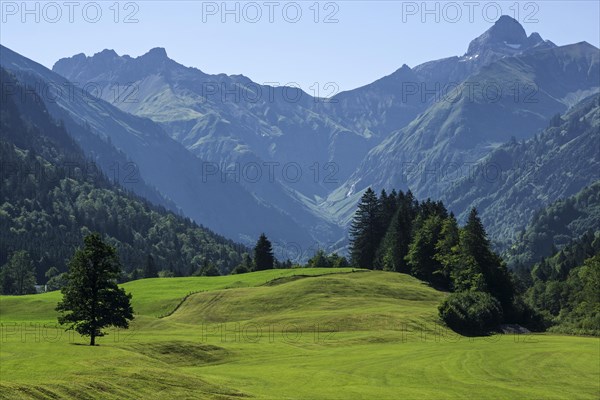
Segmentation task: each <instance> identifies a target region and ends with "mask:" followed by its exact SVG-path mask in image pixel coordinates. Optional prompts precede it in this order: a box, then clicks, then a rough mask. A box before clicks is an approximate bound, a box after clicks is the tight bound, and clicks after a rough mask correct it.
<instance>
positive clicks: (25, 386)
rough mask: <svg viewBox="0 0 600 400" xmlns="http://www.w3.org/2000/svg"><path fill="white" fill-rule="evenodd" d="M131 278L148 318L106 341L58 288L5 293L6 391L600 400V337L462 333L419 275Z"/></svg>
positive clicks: (139, 316) (1, 302)
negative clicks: (83, 333)
mask: <svg viewBox="0 0 600 400" xmlns="http://www.w3.org/2000/svg"><path fill="white" fill-rule="evenodd" d="M123 287H125V289H126V290H127V291H129V292H131V293H132V294H133V306H134V310H135V312H136V319H135V320H134V322H133V323H132V326H131V329H129V330H127V331H122V330H111V329H109V331H108V332H109V335H108V336H106V337H103V338H100V339H99V340H98V343H99V344H100V345H99V346H96V347H90V346H86V345H85V344H86V343H87V338H81V337H79V336H78V335H76V334H72V333H67V332H64V331H62V329H60V328H59V327H57V326H56V313H55V312H54V311H53V308H54V306H55V304H56V302H57V301H58V299H59V297H60V294H59V293H57V292H54V293H47V294H42V295H33V296H22V297H6V296H4V297H0V322H1V326H0V398H7V399H15V398H74V399H75V398H76V399H96V398H98V399H123V398H161V399H169V398H177V399H196V398H208V399H233V398H236V399H237V398H252V399H278V400H279V399H311V400H312V399H326V400H330V399H421V398H442V399H461V398H465V399H467V398H477V399H516V398H518V399H598V398H599V397H600V362H599V359H600V340H599V339H598V338H582V337H570V336H555V335H495V336H491V337H485V338H467V337H463V336H459V335H456V334H454V333H452V332H450V331H448V330H447V329H445V328H444V327H443V326H442V325H440V324H439V321H438V319H437V305H438V304H439V302H440V301H441V299H443V297H444V296H445V294H444V293H442V292H438V291H436V290H434V289H432V288H430V287H428V286H427V285H425V284H423V283H422V282H420V281H418V280H416V279H414V278H412V277H410V276H407V275H402V274H395V273H386V272H372V271H369V272H367V271H355V272H352V270H351V269H347V270H329V269H321V270H318V269H301V270H274V271H263V272H256V273H251V274H244V275H236V276H227V277H214V278H213V277H206V278H164V279H145V280H139V281H135V282H130V283H127V284H125V285H123ZM190 293H192V294H190ZM184 298H185V300H184V301H182V300H183V299H184Z"/></svg>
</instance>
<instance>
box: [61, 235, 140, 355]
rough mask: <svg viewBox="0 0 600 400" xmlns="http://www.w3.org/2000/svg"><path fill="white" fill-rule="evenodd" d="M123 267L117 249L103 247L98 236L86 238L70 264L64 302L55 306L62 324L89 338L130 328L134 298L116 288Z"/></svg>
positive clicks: (64, 289)
mask: <svg viewBox="0 0 600 400" xmlns="http://www.w3.org/2000/svg"><path fill="white" fill-rule="evenodd" d="M120 274H121V265H120V262H119V258H118V257H117V252H116V250H115V249H114V247H112V246H110V245H108V244H106V243H104V242H103V241H102V239H101V238H100V235H99V234H98V233H93V234H91V235H88V236H86V237H85V238H84V246H83V248H80V249H78V250H77V251H76V252H75V255H74V256H73V258H72V259H71V260H70V262H69V272H68V283H67V285H66V286H64V287H63V288H62V293H63V299H62V300H61V301H60V302H59V303H58V305H57V306H56V310H57V311H59V312H61V313H62V315H60V316H59V317H58V322H59V323H60V324H68V327H67V330H75V331H77V332H78V333H79V334H81V335H83V336H89V337H90V346H93V345H95V343H96V337H99V336H104V332H103V331H102V328H105V327H107V326H114V327H118V328H125V329H126V328H128V327H129V320H132V319H133V310H132V308H131V303H130V300H131V294H128V293H125V290H123V289H121V288H119V287H118V286H117V278H118V277H119V275H120Z"/></svg>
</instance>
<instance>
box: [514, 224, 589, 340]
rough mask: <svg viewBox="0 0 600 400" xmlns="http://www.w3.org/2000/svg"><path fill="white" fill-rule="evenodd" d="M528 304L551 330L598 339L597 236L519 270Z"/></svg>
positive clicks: (568, 246)
mask: <svg viewBox="0 0 600 400" xmlns="http://www.w3.org/2000/svg"><path fill="white" fill-rule="evenodd" d="M519 272H520V275H521V277H522V281H523V282H524V283H525V287H526V291H525V294H524V297H525V299H526V301H527V303H528V304H530V305H531V306H532V307H533V308H535V309H536V310H537V311H538V312H540V313H541V314H542V315H543V317H544V320H545V321H546V325H547V326H549V327H550V329H551V330H553V331H557V332H564V333H575V334H593V335H600V232H599V231H596V233H592V232H591V231H590V232H588V233H586V234H584V235H583V236H582V237H581V238H580V239H578V240H574V241H572V242H571V243H569V244H568V245H567V246H565V247H564V248H563V249H562V250H559V251H557V252H556V253H555V254H554V255H553V256H552V257H548V258H543V259H542V261H540V262H539V263H537V264H535V265H534V267H533V268H532V269H531V271H530V272H529V273H528V271H527V270H520V271H519Z"/></svg>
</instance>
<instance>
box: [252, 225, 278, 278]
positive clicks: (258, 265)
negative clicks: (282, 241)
mask: <svg viewBox="0 0 600 400" xmlns="http://www.w3.org/2000/svg"><path fill="white" fill-rule="evenodd" d="M274 264H275V257H274V256H273V247H272V246H271V242H270V241H269V239H267V236H266V235H265V234H264V233H261V234H260V237H259V238H258V241H257V242H256V246H255V247H254V268H255V270H256V271H262V270H265V269H273V265H274Z"/></svg>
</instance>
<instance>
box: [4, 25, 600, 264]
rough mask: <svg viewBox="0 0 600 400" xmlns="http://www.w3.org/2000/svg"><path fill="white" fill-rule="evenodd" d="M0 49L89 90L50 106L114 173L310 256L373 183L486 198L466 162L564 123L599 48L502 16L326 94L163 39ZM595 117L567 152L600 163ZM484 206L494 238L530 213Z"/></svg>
mask: <svg viewBox="0 0 600 400" xmlns="http://www.w3.org/2000/svg"><path fill="white" fill-rule="evenodd" d="M0 52H1V56H2V57H1V59H0V65H2V67H4V68H6V69H7V70H9V71H10V72H11V73H13V74H15V75H16V76H17V77H18V78H19V79H20V80H22V81H23V82H26V83H28V84H30V85H35V84H38V86H40V85H41V87H45V86H51V87H52V88H55V87H65V86H69V85H75V87H80V88H82V90H81V91H79V90H75V94H74V96H70V97H69V98H67V97H66V96H58V101H56V102H54V103H52V102H51V101H46V103H48V110H49V111H50V112H51V113H52V115H53V116H54V117H55V118H56V119H60V120H64V121H65V125H66V127H67V129H68V131H69V133H70V134H71V135H72V136H73V137H74V138H75V139H76V140H77V142H78V143H79V144H80V146H81V147H82V148H83V150H84V152H85V153H86V156H88V157H91V158H94V159H97V160H98V164H99V165H101V166H102V168H103V170H104V171H105V172H107V171H108V172H107V173H110V167H111V166H112V165H114V162H115V161H114V160H117V163H118V164H127V163H128V162H131V163H133V165H135V166H136V170H135V171H136V173H137V174H138V175H139V179H138V180H137V181H136V183H135V184H133V185H131V190H133V191H135V192H136V193H138V194H140V195H142V196H144V197H147V198H150V199H151V201H153V202H155V203H160V204H163V205H165V206H166V207H168V208H170V209H172V210H174V211H176V212H180V213H183V214H185V215H187V216H189V217H191V218H193V219H194V220H195V221H197V222H198V223H202V224H203V225H205V226H208V227H209V228H211V229H213V230H215V231H216V232H218V233H221V234H223V235H226V236H229V237H231V238H233V239H235V240H239V241H242V242H244V243H247V244H248V243H251V242H252V241H253V240H255V238H256V236H258V234H259V233H260V232H262V231H265V232H266V233H267V235H268V236H269V237H272V238H274V239H275V241H276V247H278V248H279V249H280V251H281V253H280V257H282V258H288V257H290V258H294V257H295V256H299V257H301V258H302V257H304V258H305V257H306V256H310V255H311V254H310V249H314V246H315V245H318V246H323V247H326V248H328V249H332V250H334V249H335V250H337V249H340V250H343V249H344V246H345V244H346V230H347V227H348V223H349V222H350V219H351V217H352V215H353V213H354V210H355V207H356V204H357V202H358V199H359V198H360V196H361V195H362V193H363V192H364V191H365V190H366V189H367V188H368V187H372V188H374V189H376V190H381V189H384V188H385V189H391V188H397V189H403V190H406V189H411V190H412V191H413V192H414V193H415V194H416V195H417V196H418V197H420V198H425V197H436V198H439V197H441V198H444V201H445V202H447V203H448V204H450V208H451V210H452V211H454V212H455V213H456V214H457V215H463V214H464V213H465V210H467V208H468V207H470V206H472V205H477V204H479V205H485V204H486V203H484V202H482V201H481V199H483V198H485V196H488V197H489V196H491V194H490V193H489V191H490V190H491V189H490V185H482V184H480V183H477V182H474V181H473V179H471V177H470V176H468V175H469V174H470V171H471V170H473V169H474V170H477V168H481V163H482V162H486V161H485V160H487V158H486V157H492V158H493V157H500V156H499V154H503V153H502V151H504V152H506V146H511V144H510V143H514V142H515V141H517V142H518V141H525V142H524V143H526V146H529V144H527V143H530V142H529V141H530V140H531V139H532V138H534V137H535V135H536V133H539V132H541V130H543V129H544V128H546V127H547V126H548V123H549V121H550V119H551V118H552V117H553V116H555V115H557V114H564V115H565V118H566V119H567V120H568V118H569V117H568V115H569V114H568V112H569V110H571V109H572V108H573V107H574V106H576V105H577V107H580V106H581V105H579V104H578V103H580V102H581V101H586V100H585V99H588V100H587V101H590V100H589V97H590V96H591V95H593V94H594V93H596V92H598V91H599V90H600V66H599V59H600V57H599V56H600V51H599V50H598V49H597V48H596V47H594V46H592V45H590V44H588V43H586V42H581V43H576V44H571V45H567V46H556V45H555V44H554V43H552V42H551V41H549V40H544V39H542V37H541V36H540V35H539V34H537V33H531V34H530V35H529V36H528V35H527V34H526V32H525V30H524V29H523V27H522V26H521V25H520V24H519V23H518V22H517V21H516V20H514V19H512V18H510V17H507V16H502V17H500V18H499V19H498V20H497V21H496V23H495V24H494V25H493V26H492V27H491V28H490V29H489V30H487V31H486V32H484V33H483V34H482V35H481V36H479V37H478V38H475V39H474V40H473V41H472V42H471V43H470V44H469V46H468V48H467V51H466V53H465V54H464V55H462V56H456V57H450V58H445V59H441V60H435V61H430V62H426V63H424V64H421V65H418V66H416V67H413V68H410V67H408V66H407V65H403V66H402V67H401V68H399V69H398V70H397V71H395V72H393V73H392V74H390V75H388V76H385V77H382V78H381V79H379V80H377V81H375V82H373V83H371V84H369V85H366V86H363V87H360V88H357V89H354V90H350V91H346V92H342V93H339V94H337V95H335V96H333V97H331V98H319V97H313V96H311V95H310V94H308V93H306V92H303V91H301V90H300V89H297V88H291V87H273V86H268V85H263V84H258V83H255V82H253V81H252V80H250V79H249V78H247V77H245V76H242V75H231V76H228V75H225V74H219V75H210V74H206V73H204V72H202V71H201V70H199V69H196V68H191V67H186V66H183V65H181V64H179V63H177V62H176V61H174V60H171V59H170V58H169V57H168V56H167V53H166V50H165V49H162V48H155V49H152V50H150V51H149V52H148V53H146V54H145V55H142V56H140V57H137V58H133V57H130V56H127V55H123V56H119V55H118V54H117V53H116V52H114V51H112V50H104V51H101V52H100V53H97V54H95V55H93V56H91V57H87V56H85V55H84V54H78V55H75V56H73V57H70V58H63V59H60V60H58V61H57V62H56V64H55V65H54V67H53V69H52V71H50V70H48V69H46V68H45V67H43V66H41V65H39V64H36V63H35V62H33V61H31V60H28V59H26V58H24V57H22V56H20V55H18V54H17V53H14V52H13V51H11V50H9V49H7V48H5V47H2V48H0ZM91 99H92V100H91ZM591 101H595V100H591ZM573 109H575V108H573ZM594 118H597V117H594ZM561 124H562V123H561ZM591 124H592V126H593V128H590V129H588V131H585V132H583V131H581V132H579V131H578V132H577V135H578V136H582V137H581V138H580V139H579V140H577V141H571V142H569V143H570V146H572V147H577V148H578V149H579V150H572V149H566V150H564V149H562V148H560V150H561V151H563V150H564V151H563V153H561V154H563V156H562V160H563V161H564V162H570V160H573V158H577V160H576V161H577V162H578V164H577V165H578V166H580V167H582V168H584V169H585V168H590V169H591V170H593V168H595V166H596V165H597V164H598V153H597V152H596V153H595V154H594V152H593V150H594V148H593V147H587V149H588V151H587V153H586V154H587V158H581V157H580V156H581V151H585V149H586V148H584V147H578V146H593V145H595V144H596V143H597V137H596V136H594V132H597V131H594V129H597V125H594V124H595V123H594V122H592V123H591ZM561 126H562V125H561ZM555 128H557V127H555ZM565 129H567V131H568V129H570V128H569V127H566V128H565ZM556 130H557V129H554V130H553V132H554V131H556ZM561 132H562V130H561ZM554 134H555V135H560V134H559V133H556V132H554ZM563 135H566V136H567V137H570V136H569V133H568V132H567V133H566V134H565V133H563ZM573 135H575V133H573ZM542 136H543V135H542ZM546 136H547V135H546ZM556 140H558V141H559V142H560V140H563V139H559V138H557V139H556ZM557 146H558V145H557ZM567 147H568V146H567ZM503 149H504V150H503ZM554 150H556V148H555V147H552V146H549V147H548V148H546V149H545V150H543V151H547V152H551V151H554ZM541 151H542V150H541ZM530 153H531V152H530ZM552 154H553V153H552ZM573 161H575V160H573ZM127 165H129V164H127ZM597 179H598V176H597V174H588V175H584V174H582V176H581V177H580V179H578V180H577V181H576V182H575V183H572V185H571V186H570V187H569V188H568V190H567V189H565V190H556V191H554V192H552V195H550V196H544V195H536V196H537V197H536V198H537V200H536V201H535V202H533V203H532V204H527V205H526V206H524V207H527V209H526V210H524V211H523V213H524V214H523V215H531V213H532V212H533V211H534V209H535V208H536V207H537V208H539V207H541V206H544V205H547V204H549V203H550V202H552V201H555V200H556V199H558V198H560V197H561V196H568V195H572V194H574V193H576V192H577V191H578V190H580V189H582V187H584V186H586V185H588V184H590V183H592V182H593V181H594V180H597ZM506 185H509V186H510V184H506ZM507 187H508V186H505V187H503V188H502V190H501V192H498V193H497V194H495V195H494V197H495V199H494V201H495V202H496V204H501V203H502V202H503V201H504V202H505V203H506V198H505V199H504V200H501V198H502V197H503V196H506V193H507V192H510V190H507V189H506V188H507ZM540 190H541V191H543V189H540ZM498 210H499V209H498ZM498 212H500V211H498ZM515 215H516V214H515ZM484 218H488V219H487V220H486V222H488V223H489V224H490V225H492V226H490V227H489V228H488V229H489V231H490V234H491V237H492V239H493V240H494V242H497V243H500V244H502V243H505V242H507V240H508V239H510V238H506V237H505V236H506V231H507V229H509V227H514V225H513V223H515V224H516V223H517V222H518V223H519V224H520V225H519V226H520V227H523V225H524V224H525V223H526V222H527V221H521V220H518V218H513V217H511V218H512V219H509V220H510V222H506V223H505V222H503V220H502V217H499V216H498V215H495V216H492V215H491V212H490V216H487V217H486V216H485V215H484ZM515 229H516V228H515ZM290 248H294V251H293V253H294V254H290V252H289V251H286V249H287V250H289V249H290Z"/></svg>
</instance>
